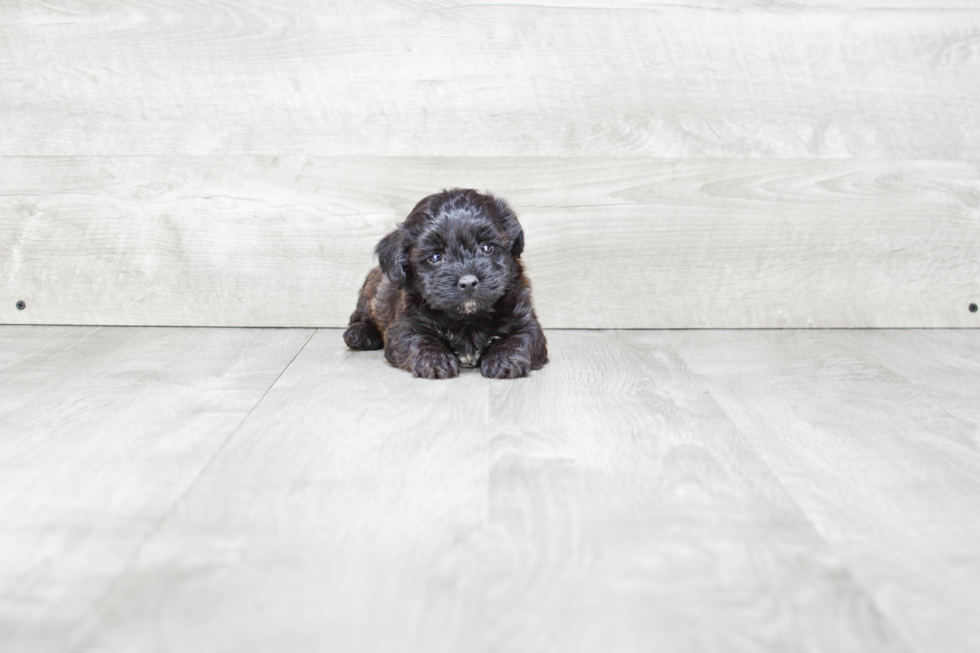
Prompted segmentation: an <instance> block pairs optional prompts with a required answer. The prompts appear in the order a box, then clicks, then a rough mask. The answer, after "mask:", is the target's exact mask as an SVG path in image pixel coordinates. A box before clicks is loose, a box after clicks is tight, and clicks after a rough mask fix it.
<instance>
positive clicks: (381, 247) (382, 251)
mask: <svg viewBox="0 0 980 653" xmlns="http://www.w3.org/2000/svg"><path fill="white" fill-rule="evenodd" d="M374 251H375V253H376V254H377V255H378V263H380V264H381V271H382V272H384V273H385V276H386V277H388V279H390V280H391V282H392V283H393V284H395V287H397V288H401V287H402V286H403V285H404V284H405V266H406V265H408V241H407V240H406V239H405V232H404V231H402V228H401V225H398V228H397V229H395V230H394V231H392V232H391V233H390V234H388V235H387V236H385V237H384V238H382V239H381V241H380V242H379V243H378V246H377V247H375V248H374Z"/></svg>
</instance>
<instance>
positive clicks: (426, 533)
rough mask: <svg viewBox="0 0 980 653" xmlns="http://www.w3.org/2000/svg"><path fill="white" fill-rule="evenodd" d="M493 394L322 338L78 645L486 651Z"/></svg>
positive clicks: (483, 386) (475, 382)
mask: <svg viewBox="0 0 980 653" xmlns="http://www.w3.org/2000/svg"><path fill="white" fill-rule="evenodd" d="M488 395H489V391H488V382H487V381H486V380H485V379H483V378H482V377H481V376H479V374H478V373H477V374H471V373H465V374H463V375H462V377H460V378H458V379H454V380H453V381H452V382H447V383H436V382H426V381H421V380H419V379H415V378H413V377H412V376H411V375H410V374H408V373H406V372H403V371H402V370H397V369H395V368H392V367H389V366H388V365H387V364H386V363H385V362H384V360H383V359H382V357H381V352H352V351H350V350H348V349H347V348H346V347H345V346H344V344H343V340H342V339H341V332H340V331H339V330H329V331H327V330H324V331H318V332H317V333H316V335H315V336H314V337H313V339H312V340H311V341H310V343H309V344H308V345H307V346H306V347H305V348H304V349H303V352H302V353H301V354H300V355H299V356H298V357H297V359H296V360H295V361H294V362H293V363H292V365H290V367H289V370H287V371H286V373H284V374H283V376H282V378H280V379H279V381H278V382H277V383H276V385H275V387H274V388H273V389H272V390H271V391H270V392H269V394H268V395H267V396H266V397H265V398H264V400H263V401H262V404H261V405H260V407H259V408H257V409H256V410H255V412H253V413H252V415H251V416H250V418H249V420H248V421H247V422H246V424H245V425H244V426H243V427H242V429H240V430H239V431H238V433H236V436H235V439H234V440H233V441H232V442H230V443H229V444H228V446H227V447H225V449H224V450H223V452H222V455H221V456H219V457H218V458H217V459H216V460H215V461H214V463H213V464H212V465H211V466H210V470H209V471H208V472H207V473H205V474H204V475H202V477H201V479H200V480H199V481H198V482H197V483H196V484H195V486H194V488H193V489H192V491H191V492H189V493H188V495H187V496H186V497H185V500H184V501H183V502H182V505H181V506H179V507H178V508H177V509H176V510H175V511H174V513H173V514H172V515H171V518H170V519H169V520H168V522H167V523H166V524H165V525H163V527H162V528H161V529H160V531H159V533H158V534H157V537H156V538H155V539H154V542H153V543H150V544H148V546H146V547H144V549H143V550H142V551H141V554H140V557H139V559H138V560H137V561H136V562H135V564H134V565H133V566H132V567H131V568H130V569H129V571H128V573H127V576H126V577H125V578H124V579H123V580H122V581H121V582H120V583H118V584H117V586H116V587H115V589H114V592H113V595H112V596H111V597H110V598H109V599H108V600H107V601H106V604H105V610H103V611H102V612H101V613H100V614H99V618H98V619H96V620H93V621H92V622H91V623H90V624H89V626H90V628H89V629H88V631H87V633H86V635H85V636H84V637H82V638H81V639H80V640H79V641H78V642H77V645H78V647H79V648H77V649H76V650H83V651H84V650H92V651H123V650H130V649H131V647H133V646H136V647H138V648H140V649H141V650H145V651H172V650H181V651H198V650H204V649H211V650H213V649H221V650H225V651H243V652H247V651H269V650H289V651H338V652H339V651H393V652H394V651H398V652H402V651H407V650H412V651H426V652H429V651H432V652H435V651H453V652H455V651H461V650H473V651H479V650H482V644H481V642H480V636H481V632H480V631H481V621H480V620H481V619H482V618H483V612H484V606H485V597H484V596H483V591H484V586H483V584H482V583H481V578H480V573H481V570H480V568H479V567H478V566H476V565H475V564H474V561H475V560H476V557H477V554H478V549H477V548H476V546H475V537H476V536H477V535H478V534H479V533H480V531H481V529H482V527H483V525H484V523H485V520H486V513H487V486H488V481H487V473H488V464H487V460H488V457H487V443H488V438H489V434H488V432H487V423H488V413H487V411H488ZM230 626H231V627H230Z"/></svg>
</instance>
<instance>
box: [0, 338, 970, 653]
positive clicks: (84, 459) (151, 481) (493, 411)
mask: <svg viewBox="0 0 980 653" xmlns="http://www.w3.org/2000/svg"><path fill="white" fill-rule="evenodd" d="M548 337H549V341H550V349H551V354H552V363H551V364H550V365H549V366H548V367H547V368H545V369H544V370H543V371H542V372H540V373H535V374H534V375H533V376H532V377H531V378H529V379H526V380H520V381H512V382H499V381H498V382H491V381H487V380H485V379H483V378H482V377H480V376H479V374H477V373H474V372H468V373H464V374H463V376H462V377H461V378H459V379H455V380H452V381H445V382H427V381H420V380H415V379H412V378H410V376H409V375H408V374H407V373H404V372H401V371H399V370H395V369H392V368H390V367H388V366H387V365H386V364H385V363H384V362H383V360H382V358H381V355H380V354H379V353H377V352H374V353H353V352H350V351H348V350H347V349H346V348H345V347H344V346H343V343H342V341H341V337H340V331H339V330H328V329H321V330H310V329H293V330H265V329H180V328H115V327H113V328H104V327H103V328H99V327H29V326H6V327H0V650H2V651H3V652H4V653H20V652H31V653H34V652H45V653H48V652H51V653H76V652H83V651H120V652H123V651H125V652H131V651H141V652H142V651H179V652H181V653H194V652H197V651H202V652H203V651H208V652H211V651H228V652H232V651H234V652H236V653H237V652H243V651H290V652H304V651H345V652H346V651H352V652H353V651H357V652H362V651H392V652H396V651H397V652H405V651H423V652H426V653H428V652H433V651H463V652H467V653H468V652H482V651H521V652H525V651H555V652H561V653H565V652H575V651H602V652H606V651H644V652H646V651H779V652H784V651H833V652H842V651H861V652H868V651H913V652H919V653H927V652H932V651H943V652H956V651H962V652H964V653H965V652H967V651H976V650H980V619H977V618H976V617H977V614H978V608H977V606H980V401H978V400H977V398H978V396H980V330H896V331H551V332H549V335H548Z"/></svg>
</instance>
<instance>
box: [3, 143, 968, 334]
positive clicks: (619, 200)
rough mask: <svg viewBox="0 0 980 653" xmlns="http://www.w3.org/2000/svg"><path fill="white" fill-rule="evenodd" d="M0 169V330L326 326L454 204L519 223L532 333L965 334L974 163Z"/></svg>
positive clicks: (230, 162)
mask: <svg viewBox="0 0 980 653" xmlns="http://www.w3.org/2000/svg"><path fill="white" fill-rule="evenodd" d="M5 164H6V165H5V166H4V167H5V174H4V175H3V177H2V178H0V322H4V323H41V324H142V325H153V324H176V325H210V326H333V327H339V326H343V325H346V322H347V318H348V316H349V314H350V312H351V311H352V310H353V308H354V305H355V301H356V296H357V290H358V288H359V287H360V284H361V283H362V282H363V278H364V275H365V274H366V272H367V270H368V269H369V268H370V267H371V266H372V265H373V263H372V259H371V253H372V250H373V247H374V245H375V243H376V242H377V241H378V240H379V239H380V238H381V237H382V236H383V235H384V234H385V233H387V231H388V230H389V229H391V228H392V227H393V226H394V224H395V223H396V222H397V221H399V220H401V219H403V218H404V216H405V215H407V213H408V211H409V210H410V209H411V207H412V206H413V205H414V204H415V202H417V201H418V200H419V199H421V198H422V197H423V196H425V195H427V194H429V193H430V192H434V191H436V190H438V189H440V188H443V187H448V186H454V185H459V186H469V187H476V188H481V189H483V188H488V189H490V190H492V191H494V192H497V193H499V194H500V195H502V196H503V197H506V198H508V199H509V200H510V201H511V202H512V203H513V205H514V206H515V207H516V209H517V210H518V213H519V215H520V217H521V220H522V222H523V224H524V226H525V230H526V234H527V249H526V250H525V254H524V260H525V262H526V263H527V265H528V270H529V273H530V277H531V279H532V281H533V283H534V287H535V301H536V304H537V306H538V309H539V314H540V316H541V319H542V322H543V324H544V325H545V326H546V327H564V328H609V327H620V328H624V327H625V328H664V327H666V328H687V327H716V328H717V327H737V328H743V327H750V328H754V327H915V326H930V327H936V326H956V327H967V326H980V314H977V313H970V312H969V311H968V310H967V307H968V305H969V304H970V303H971V302H978V301H980V257H978V254H977V253H978V252H980V209H978V206H980V166H978V165H977V164H976V163H975V162H928V161H920V162H876V161H839V162H829V161H728V160H699V161H656V160H649V159H626V158H582V159H579V158H569V159H553V158H546V159H531V158H502V159H498V158H490V159H478V158H458V159H457V158H442V157H433V158H397V157H380V158H372V157H365V158H346V157H339V158H322V157H252V156H243V157H139V156H138V157H64V158H62V157H50V158H48V157H15V158H8V159H6V161H5ZM18 300H24V301H26V302H27V309H26V310H23V311H18V310H16V308H15V303H16V302H17V301H18Z"/></svg>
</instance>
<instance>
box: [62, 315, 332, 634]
mask: <svg viewBox="0 0 980 653" xmlns="http://www.w3.org/2000/svg"><path fill="white" fill-rule="evenodd" d="M318 330H319V329H316V328H314V329H313V330H312V331H313V332H312V333H311V334H310V337H309V338H307V339H306V341H305V342H304V343H303V345H302V346H301V347H300V348H299V349H298V350H297V351H296V353H295V354H294V355H293V357H292V358H291V359H289V362H288V363H286V365H285V366H284V367H283V368H282V370H281V371H280V372H279V374H278V375H277V376H276V378H275V379H274V380H273V381H272V383H270V384H269V387H268V388H266V389H265V392H263V393H262V396H261V397H259V399H258V401H256V402H255V405H253V406H252V407H251V408H250V409H249V411H248V413H246V414H245V417H243V418H242V420H241V421H240V422H239V423H238V426H236V427H235V428H234V429H233V430H232V431H231V433H229V434H228V437H226V438H225V439H224V441H222V443H221V444H220V445H219V446H218V448H217V449H216V450H215V452H214V454H213V455H212V456H211V457H210V458H209V459H208V461H207V462H206V463H205V464H204V465H202V466H201V470H200V471H199V472H198V473H197V475H195V476H194V478H193V479H192V480H191V482H190V483H188V484H187V487H186V488H185V489H184V491H183V492H181V493H180V495H179V496H178V497H177V498H176V499H175V500H174V502H173V504H172V505H171V506H170V508H169V509H168V510H167V511H166V512H165V513H164V514H163V515H161V516H160V518H159V519H157V522H156V523H155V524H154V525H153V528H152V529H150V531H149V532H148V533H147V534H146V536H145V537H144V538H143V540H142V542H140V544H139V546H137V547H135V548H134V549H133V553H132V554H131V555H130V556H129V559H128V560H127V561H126V565H125V566H124V567H123V569H122V571H120V572H119V574H118V575H117V576H116V578H115V579H114V580H113V581H112V583H110V584H109V587H107V588H106V590H105V591H104V592H103V593H102V595H101V596H100V597H99V598H98V599H97V600H96V601H94V602H93V604H92V605H93V609H92V611H91V612H90V613H89V615H88V618H87V619H86V621H87V622H88V624H89V625H80V626H79V634H78V636H77V637H76V638H75V641H74V642H73V644H72V646H71V648H72V649H76V648H84V647H85V644H86V639H87V637H88V633H89V631H90V630H91V625H90V624H93V623H97V620H96V617H97V616H98V614H99V613H100V612H101V611H102V609H103V607H104V606H105V603H106V601H108V600H109V598H110V597H111V596H112V595H113V594H114V593H115V591H116V589H117V588H118V587H119V585H120V584H121V583H122V582H123V580H125V579H126V577H127V576H128V575H129V572H130V570H131V569H132V568H133V565H134V564H135V563H136V561H137V560H138V559H139V557H140V554H141V553H142V552H143V550H144V549H145V548H146V546H147V544H149V543H150V541H151V540H153V538H154V537H156V535H157V534H158V533H159V532H160V529H161V528H163V525H164V524H165V523H166V522H167V520H169V519H170V517H171V516H172V515H173V514H174V513H175V512H176V510H177V508H178V506H180V504H181V503H183V501H184V499H185V498H186V497H187V496H188V495H189V494H190V493H191V491H192V490H193V489H194V487H195V486H196V485H197V483H198V482H199V481H200V480H201V478H202V477H203V476H204V475H205V474H206V473H207V471H208V469H210V467H211V465H212V464H213V463H214V461H215V460H217V458H218V456H220V455H221V452H222V451H224V450H225V448H226V447H227V446H228V443H229V442H231V440H232V439H233V438H234V437H235V435H236V434H237V433H238V432H239V431H241V429H242V426H244V425H245V422H247V421H248V418H249V417H251V416H252V413H254V412H255V409H256V408H258V407H259V405H261V404H262V401H263V400H264V399H265V398H266V396H267V395H268V394H269V392H271V391H272V388H274V387H275V386H276V384H277V383H278V382H279V379H281V378H282V376H283V374H285V373H286V370H288V369H289V367H290V366H291V365H292V364H293V362H294V361H295V360H296V359H297V358H298V357H299V355H300V354H301V353H302V352H303V350H304V349H306V346H307V345H308V344H309V343H310V340H312V339H313V336H315V335H316V332H317V331H318Z"/></svg>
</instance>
